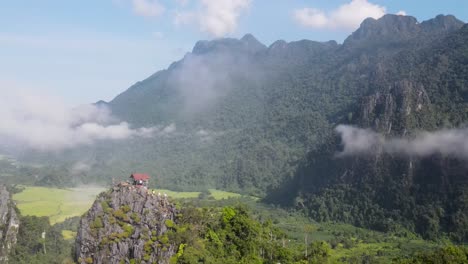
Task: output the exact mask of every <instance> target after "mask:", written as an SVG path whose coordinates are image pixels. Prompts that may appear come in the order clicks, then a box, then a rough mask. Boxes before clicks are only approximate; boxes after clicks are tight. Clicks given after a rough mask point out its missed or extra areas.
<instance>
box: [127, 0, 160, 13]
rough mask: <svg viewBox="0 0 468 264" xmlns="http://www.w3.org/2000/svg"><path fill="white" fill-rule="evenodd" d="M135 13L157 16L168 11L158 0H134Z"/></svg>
mask: <svg viewBox="0 0 468 264" xmlns="http://www.w3.org/2000/svg"><path fill="white" fill-rule="evenodd" d="M132 7H133V11H134V12H135V14H137V15H139V16H144V17H157V16H159V15H161V14H162V13H164V12H165V11H166V8H165V7H164V6H163V5H162V4H161V3H159V1H158V0H132Z"/></svg>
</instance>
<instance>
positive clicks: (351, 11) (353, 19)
mask: <svg viewBox="0 0 468 264" xmlns="http://www.w3.org/2000/svg"><path fill="white" fill-rule="evenodd" d="M385 13H386V8H385V7H384V6H380V5H377V4H373V3H370V2H368V1H367V0H352V1H351V2H349V3H346V4H343V5H341V6H339V7H338V8H336V9H334V10H331V11H329V12H326V11H324V10H320V9H316V8H312V7H305V8H302V9H296V10H294V12H293V18H294V19H295V20H296V21H297V22H298V23H299V24H300V25H302V26H305V27H309V28H315V29H323V28H327V29H345V30H353V29H356V28H357V27H359V25H360V24H361V22H362V21H363V20H364V19H366V18H368V17H372V18H375V19H378V18H380V17H382V16H383V15H385Z"/></svg>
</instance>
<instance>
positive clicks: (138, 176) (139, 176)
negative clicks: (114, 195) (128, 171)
mask: <svg viewBox="0 0 468 264" xmlns="http://www.w3.org/2000/svg"><path fill="white" fill-rule="evenodd" d="M149 178H150V177H149V175H148V174H145V173H133V174H132V175H130V179H131V180H132V183H133V185H135V186H138V187H141V186H144V187H148V181H149Z"/></svg>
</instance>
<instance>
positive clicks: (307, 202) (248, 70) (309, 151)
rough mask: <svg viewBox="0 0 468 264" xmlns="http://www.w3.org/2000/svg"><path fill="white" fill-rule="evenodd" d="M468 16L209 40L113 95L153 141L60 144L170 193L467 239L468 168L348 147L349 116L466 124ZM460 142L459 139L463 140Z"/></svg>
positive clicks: (107, 173) (99, 167)
mask: <svg viewBox="0 0 468 264" xmlns="http://www.w3.org/2000/svg"><path fill="white" fill-rule="evenodd" d="M467 102H468V25H466V24H464V23H463V22H462V21H460V20H458V19H456V18H455V17H453V16H442V15H439V16H437V17H435V18H433V19H430V20H428V21H424V22H421V23H419V22H418V21H417V20H416V19H415V18H414V17H410V16H397V15H385V16H383V17H382V18H380V19H378V20H375V19H372V18H368V19H366V20H365V21H364V22H363V23H362V24H361V26H360V28H359V29H357V30H356V31H355V32H354V33H352V34H351V35H350V36H349V37H348V38H347V39H346V40H345V41H344V42H343V44H337V43H336V42H335V41H329V42H316V41H310V40H301V41H296V42H290V43H287V42H285V41H281V40H279V41H276V42H275V43H273V44H272V45H270V46H269V47H266V46H265V45H263V44H262V43H260V42H259V41H258V40H256V39H255V37H254V36H252V35H246V36H244V37H243V38H242V39H217V40H213V41H200V42H198V43H197V44H196V45H195V47H194V48H193V51H192V52H191V53H188V54H187V55H186V56H185V57H184V58H183V59H182V60H180V61H177V62H174V63H173V64H172V65H170V67H169V68H168V69H166V70H162V71H159V72H157V73H155V74H153V75H152V76H150V77H148V78H147V79H145V80H143V81H141V82H138V83H136V84H135V85H133V86H132V87H130V88H129V89H128V90H127V91H125V92H123V93H121V94H120V95H118V96H117V97H116V98H115V99H113V100H112V101H110V102H108V103H106V102H98V104H105V105H107V106H108V107H110V109H111V110H112V113H113V114H114V115H116V116H117V117H119V118H120V119H122V120H125V121H127V122H129V123H131V124H132V125H133V126H135V127H140V126H145V127H150V126H153V127H160V130H158V131H161V132H160V133H158V134H157V135H156V136H155V137H153V138H144V139H132V140H129V141H125V142H117V143H115V142H112V144H110V143H109V142H103V143H101V144H99V145H98V146H93V147H82V148H81V149H79V150H70V151H67V152H66V153H62V154H61V155H60V157H49V158H50V159H53V160H55V159H60V160H63V161H64V162H65V163H68V164H70V165H72V164H73V163H74V162H77V161H80V162H84V163H86V164H89V165H90V167H91V171H90V172H89V173H87V174H86V175H82V176H80V177H83V178H85V179H86V180H87V181H89V180H90V178H94V179H96V180H100V181H102V180H103V179H110V178H112V177H116V175H122V174H129V173H130V172H133V171H146V172H149V173H150V174H152V175H154V177H155V178H156V179H155V181H153V182H154V183H155V184H156V185H159V186H163V187H168V188H172V189H185V190H188V189H203V188H208V187H216V188H222V189H227V190H232V191H239V192H245V193H250V194H253V195H257V196H266V197H267V199H268V200H269V201H271V202H277V203H282V204H285V205H289V206H297V207H299V208H303V209H304V210H307V211H308V212H309V214H310V215H311V216H313V217H314V218H316V219H318V220H340V221H344V222H349V223H353V224H356V225H359V226H366V227H372V228H375V229H379V230H386V231H388V230H390V231H391V230H402V229H408V230H411V231H416V232H419V233H420V234H422V235H424V236H425V237H427V238H435V237H438V236H440V235H441V234H448V235H449V236H450V237H451V238H453V239H455V240H459V241H466V240H467V239H468V196H467V193H468V189H467V188H466V187H467V183H468V165H467V164H466V160H463V159H462V158H461V157H457V156H450V155H449V156H446V155H441V154H437V153H432V154H431V155H425V156H418V155H403V154H400V153H397V152H393V153H388V152H384V151H380V152H379V151H377V152H375V153H373V154H372V155H350V156H345V157H337V155H336V154H337V153H338V152H340V151H341V150H342V147H343V145H342V143H343V142H342V141H341V139H340V137H339V135H338V134H337V133H336V132H335V131H334V128H335V127H336V126H337V125H339V124H346V125H353V126H354V127H360V128H371V129H373V130H374V131H377V132H379V133H381V135H382V137H395V138H399V137H412V136H416V135H417V132H418V131H436V130H439V129H441V128H446V129H450V128H460V127H461V126H463V125H464V124H465V123H466V121H467V120H468V103H467ZM461 144H462V143H461Z"/></svg>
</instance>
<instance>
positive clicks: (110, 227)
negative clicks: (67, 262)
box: [75, 186, 176, 263]
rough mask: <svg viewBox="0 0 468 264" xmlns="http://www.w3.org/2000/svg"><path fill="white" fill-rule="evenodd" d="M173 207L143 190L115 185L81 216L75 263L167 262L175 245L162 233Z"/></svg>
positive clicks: (170, 224)
mask: <svg viewBox="0 0 468 264" xmlns="http://www.w3.org/2000/svg"><path fill="white" fill-rule="evenodd" d="M174 218H175V208H174V206H173V205H172V204H170V203H169V202H168V200H167V198H166V197H164V196H161V195H157V194H153V193H152V192H150V191H148V190H147V189H146V188H137V187H134V186H116V187H114V188H112V189H111V190H109V191H107V192H104V193H102V194H100V195H99V196H98V198H97V199H96V201H95V202H94V204H93V206H92V207H91V209H90V210H89V211H88V212H87V213H86V214H85V215H84V216H83V217H82V219H81V221H80V226H79V228H78V234H77V238H76V242H75V258H76V260H77V261H78V263H133V262H134V261H137V262H138V263H169V259H170V258H171V256H172V255H174V253H175V250H176V248H175V246H174V245H171V244H169V243H168V239H167V236H165V232H166V231H167V230H168V227H171V226H172V225H173V220H174Z"/></svg>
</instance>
